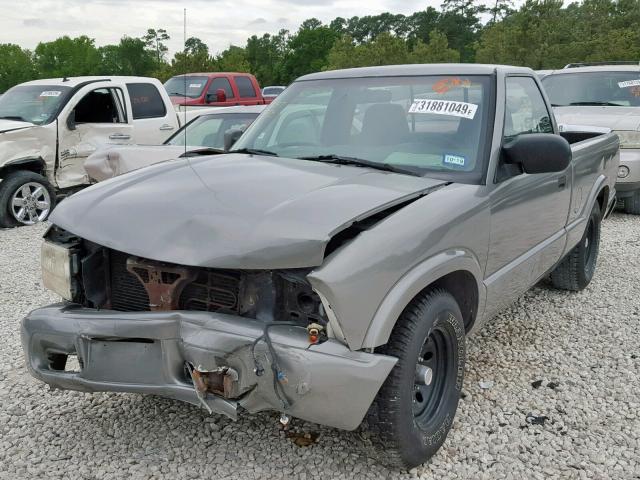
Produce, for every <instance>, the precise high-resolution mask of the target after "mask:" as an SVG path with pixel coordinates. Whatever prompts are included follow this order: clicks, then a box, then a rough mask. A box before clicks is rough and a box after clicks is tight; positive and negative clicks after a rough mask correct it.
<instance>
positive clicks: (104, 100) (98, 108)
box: [74, 88, 126, 123]
mask: <svg viewBox="0 0 640 480" xmlns="http://www.w3.org/2000/svg"><path fill="white" fill-rule="evenodd" d="M115 90H116V89H114V88H98V89H96V90H92V91H91V92H89V93H87V94H86V95H85V96H84V97H83V98H82V100H80V101H79V102H78V104H77V105H76V107H75V109H74V112H75V122H76V123H126V117H125V114H124V109H123V107H122V104H121V103H120V99H119V98H118V96H117V94H116V92H115Z"/></svg>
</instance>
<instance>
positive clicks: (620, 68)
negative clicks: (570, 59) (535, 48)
mask: <svg viewBox="0 0 640 480" xmlns="http://www.w3.org/2000/svg"><path fill="white" fill-rule="evenodd" d="M593 72H639V73H640V65H620V64H615V63H612V64H609V65H587V66H584V67H573V66H567V67H564V68H559V69H556V70H551V71H550V72H549V73H548V75H557V74H563V75H564V74H569V73H593Z"/></svg>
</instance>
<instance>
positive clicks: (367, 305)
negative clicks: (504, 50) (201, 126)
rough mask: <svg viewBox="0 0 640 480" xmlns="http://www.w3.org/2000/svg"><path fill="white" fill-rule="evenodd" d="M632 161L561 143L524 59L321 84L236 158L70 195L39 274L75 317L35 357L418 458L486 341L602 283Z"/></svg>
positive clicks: (390, 458)
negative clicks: (543, 296)
mask: <svg viewBox="0 0 640 480" xmlns="http://www.w3.org/2000/svg"><path fill="white" fill-rule="evenodd" d="M320 99H324V100H327V101H323V102H321V101H320ZM617 169H618V137H617V136H616V135H614V134H612V133H605V134H600V133H591V132H571V133H562V134H561V133H560V132H559V131H558V128H557V125H556V122H555V119H554V117H553V114H552V110H551V107H550V105H549V104H548V102H547V100H546V97H545V95H544V93H543V91H542V89H541V87H540V83H539V80H538V78H537V76H536V75H535V73H534V72H533V71H532V70H530V69H527V68H518V67H505V66H496V65H471V64H460V65H455V64H440V65H437V64H433V65H402V66H387V67H373V68H362V69H349V70H342V71H340V70H337V71H328V72H322V73H316V74H312V75H308V76H305V77H302V78H301V79H299V80H298V81H296V82H294V83H293V84H292V85H291V86H289V87H287V89H286V90H285V92H284V93H283V94H282V96H281V97H280V98H279V99H278V101H277V102H275V103H273V104H272V105H271V106H270V107H268V109H267V111H265V113H264V114H262V115H261V116H260V117H258V119H257V120H256V121H255V122H254V123H253V124H252V125H251V126H250V127H249V128H248V129H247V131H246V132H245V134H244V135H242V137H241V138H240V139H239V140H238V141H237V142H236V144H235V145H234V149H233V151H231V152H230V153H229V154H225V155H219V156H217V157H216V158H215V160H211V159H208V158H189V159H180V160H176V161H172V162H163V163H161V164H158V165H154V166H152V167H149V168H146V169H143V170H139V171H136V172H131V173H129V174H128V175H125V176H122V177H119V178H114V179H112V180H109V181H107V182H103V183H99V184H97V185H94V186H92V187H90V188H88V189H85V190H83V191H82V192H79V193H78V194H76V195H73V196H72V197H70V198H69V199H67V200H65V201H64V202H63V203H61V204H60V206H59V207H58V208H57V209H56V211H55V212H54V213H53V216H52V218H51V222H52V224H53V226H52V228H51V229H50V230H49V232H48V233H47V234H46V238H45V241H44V243H43V247H42V258H43V261H42V265H43V282H44V285H45V286H46V287H47V288H50V289H52V290H53V291H55V292H57V293H59V294H60V295H62V297H64V298H65V299H66V302H65V303H63V304H60V303H58V304H55V305H51V306H49V307H45V308H42V309H39V310H35V311H33V312H32V313H30V314H29V315H28V316H27V317H26V318H25V319H24V320H23V322H22V330H21V332H22V344H23V346H24V349H25V353H26V364H27V365H28V368H29V371H30V372H31V374H32V375H34V376H35V377H36V378H38V379H40V380H42V381H43V382H46V383H48V384H49V385H51V386H52V387H55V388H61V389H72V390H80V391H85V392H96V391H117V392H137V393H146V394H155V395H161V396H165V397H169V398H173V399H178V400H182V401H185V402H190V403H192V404H195V405H201V406H202V407H203V408H205V409H206V410H207V411H209V412H215V413H219V414H224V415H227V416H228V417H231V418H234V419H235V418H236V417H237V416H238V415H239V414H240V413H241V412H245V411H246V412H249V413H255V412H259V411H263V410H275V411H278V412H280V413H281V421H282V422H283V423H284V424H287V423H288V422H289V419H290V416H293V417H299V418H302V419H305V420H307V421H311V422H316V423H321V424H325V425H330V426H333V427H337V428H343V429H348V430H353V429H355V428H357V427H358V425H360V423H361V421H362V420H363V419H364V418H365V416H366V417H367V425H368V426H369V430H370V439H371V443H372V444H373V445H374V446H375V447H376V448H379V452H378V453H377V455H376V457H377V458H378V459H379V460H380V461H381V462H384V463H387V464H389V465H392V466H394V467H401V468H407V467H413V466H416V465H418V464H420V463H423V462H424V461H425V460H427V459H428V458H429V457H431V456H432V455H434V454H435V453H436V451H437V450H438V448H439V447H440V446H441V445H442V443H443V442H444V441H445V438H446V436H447V433H448V431H449V430H450V429H451V427H452V425H453V424H454V416H455V413H456V410H457V406H458V401H459V399H460V395H461V391H462V386H463V378H464V369H465V358H466V353H465V352H466V350H465V337H466V335H467V333H469V332H472V331H475V330H477V329H479V328H480V327H481V326H482V324H484V323H485V322H486V321H487V320H489V319H490V318H491V317H492V316H493V315H494V314H495V313H496V312H498V311H500V310H501V309H503V308H505V307H506V306H508V305H510V304H511V303H512V302H513V301H514V300H515V299H516V298H517V297H518V296H519V295H521V294H522V293H523V292H525V291H526V290H527V289H528V288H529V287H531V286H532V285H534V284H536V283H537V282H538V281H539V280H540V279H541V278H543V277H545V276H547V275H550V279H551V283H552V284H553V285H554V286H556V287H557V288H561V289H567V290H581V289H583V288H585V287H586V286H587V285H588V284H589V282H590V281H591V279H592V278H593V275H594V272H595V269H596V262H597V257H598V250H599V240H600V222H601V220H602V219H603V217H605V216H606V215H607V214H608V213H609V212H610V211H611V209H612V207H613V205H614V199H615V188H614V184H615V176H616V172H617ZM78 265H80V266H81V270H80V271H79V270H77V269H76V268H77V266H78ZM532 321H535V319H532ZM70 356H73V357H77V360H78V364H79V365H80V367H79V368H78V367H76V368H75V369H71V368H69V369H67V368H66V365H67V360H68V358H69V357H70ZM41 401H43V402H46V401H48V400H47V397H46V396H43V397H42V399H41Z"/></svg>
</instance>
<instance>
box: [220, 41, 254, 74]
mask: <svg viewBox="0 0 640 480" xmlns="http://www.w3.org/2000/svg"><path fill="white" fill-rule="evenodd" d="M216 67H217V68H216V69H217V70H218V71H221V72H250V71H251V69H250V68H249V62H248V61H247V54H246V51H245V49H244V48H242V47H236V46H234V45H231V46H230V47H229V48H227V49H226V50H225V51H223V52H222V53H221V54H220V55H218V56H217V57H216Z"/></svg>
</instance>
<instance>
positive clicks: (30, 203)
mask: <svg viewBox="0 0 640 480" xmlns="http://www.w3.org/2000/svg"><path fill="white" fill-rule="evenodd" d="M55 204H56V195H55V190H54V189H53V187H52V186H51V184H50V183H49V182H48V181H47V179H46V178H45V177H43V176H42V175H38V174H37V173H34V172H29V171H19V172H14V173H10V174H9V175H7V176H6V177H5V178H4V179H3V180H2V182H0V227H15V226H17V225H34V224H36V223H39V222H42V221H44V220H46V219H47V217H48V216H49V214H50V213H51V211H52V210H53V207H55Z"/></svg>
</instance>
